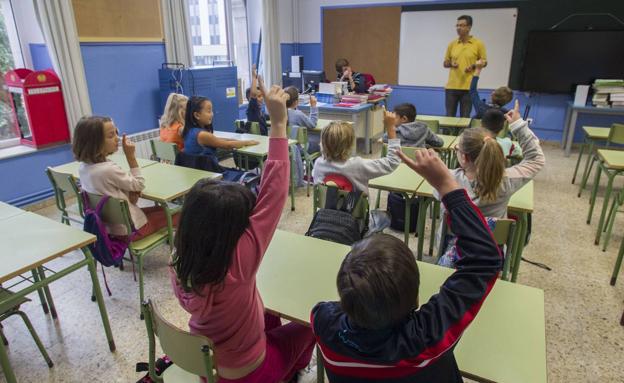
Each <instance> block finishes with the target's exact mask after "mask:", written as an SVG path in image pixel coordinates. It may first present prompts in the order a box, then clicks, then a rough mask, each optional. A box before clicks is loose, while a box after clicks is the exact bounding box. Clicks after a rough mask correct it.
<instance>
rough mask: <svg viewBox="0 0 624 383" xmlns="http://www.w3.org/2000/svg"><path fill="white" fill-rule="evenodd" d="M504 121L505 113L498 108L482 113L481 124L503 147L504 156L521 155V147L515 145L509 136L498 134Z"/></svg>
mask: <svg viewBox="0 0 624 383" xmlns="http://www.w3.org/2000/svg"><path fill="white" fill-rule="evenodd" d="M506 122H507V121H506V120H505V115H504V114H503V112H502V111H501V110H500V109H495V108H491V109H488V110H486V111H485V113H483V118H482V119H481V126H482V127H483V128H485V129H486V130H487V131H489V132H490V133H491V134H490V136H491V137H492V138H496V142H498V144H499V145H500V147H501V149H503V154H504V155H505V157H520V156H522V148H521V147H520V146H519V145H515V144H514V143H513V142H512V141H511V138H509V137H499V136H498V134H499V133H500V132H501V130H503V128H504V127H505V123H506Z"/></svg>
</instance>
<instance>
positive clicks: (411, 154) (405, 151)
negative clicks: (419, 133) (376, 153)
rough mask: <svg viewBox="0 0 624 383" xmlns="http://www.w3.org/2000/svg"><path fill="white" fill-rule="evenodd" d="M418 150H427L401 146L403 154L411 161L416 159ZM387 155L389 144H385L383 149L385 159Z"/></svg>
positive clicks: (382, 153)
mask: <svg viewBox="0 0 624 383" xmlns="http://www.w3.org/2000/svg"><path fill="white" fill-rule="evenodd" d="M418 150H425V148H417V147H415V146H401V151H402V152H403V154H405V155H406V156H408V157H409V158H411V159H414V158H416V157H415V153H416V152H417V151H418ZM387 155H388V144H383V146H382V147H381V156H382V157H385V156H387Z"/></svg>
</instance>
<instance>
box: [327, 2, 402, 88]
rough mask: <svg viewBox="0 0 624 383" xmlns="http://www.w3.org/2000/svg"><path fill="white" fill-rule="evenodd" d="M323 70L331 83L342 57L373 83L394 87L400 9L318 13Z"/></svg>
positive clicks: (388, 8)
mask: <svg viewBox="0 0 624 383" xmlns="http://www.w3.org/2000/svg"><path fill="white" fill-rule="evenodd" d="M322 12H323V14H322V17H323V25H322V34H323V35H322V41H323V69H324V70H325V76H326V77H327V78H328V79H329V80H335V77H336V68H335V62H336V60H337V59H339V58H346V59H347V60H349V63H350V64H351V66H352V67H353V69H354V70H355V71H357V72H360V73H370V74H372V75H373V77H375V80H376V82H377V83H380V84H381V83H385V84H397V83H398V77H399V70H398V68H399V45H400V33H401V7H400V6H394V7H361V8H325V9H323V10H322Z"/></svg>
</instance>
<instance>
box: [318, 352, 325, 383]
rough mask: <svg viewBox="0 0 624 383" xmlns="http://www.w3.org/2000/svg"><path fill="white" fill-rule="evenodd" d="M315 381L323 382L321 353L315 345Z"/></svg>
mask: <svg viewBox="0 0 624 383" xmlns="http://www.w3.org/2000/svg"><path fill="white" fill-rule="evenodd" d="M316 382H317V383H325V368H324V367H323V355H322V354H321V350H320V349H319V346H318V345H317V346H316Z"/></svg>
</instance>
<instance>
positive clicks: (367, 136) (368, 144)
mask: <svg viewBox="0 0 624 383" xmlns="http://www.w3.org/2000/svg"><path fill="white" fill-rule="evenodd" d="M369 112H370V111H369V110H367V111H366V117H365V118H364V137H365V139H366V144H365V146H364V148H365V150H366V154H371V153H372V152H373V149H372V148H371V134H372V133H373V132H372V129H371V126H370V118H369V116H368V113H369Z"/></svg>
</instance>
